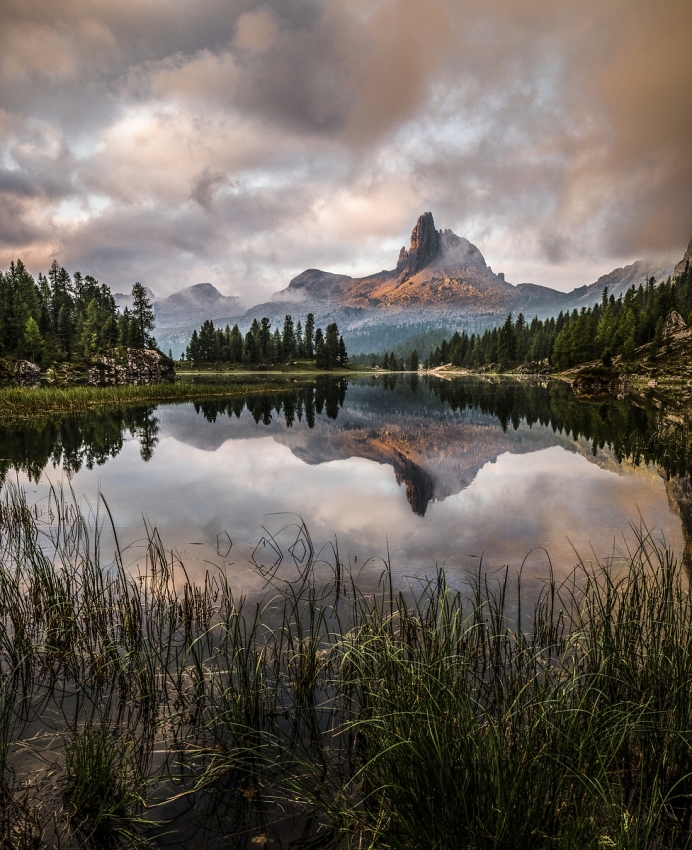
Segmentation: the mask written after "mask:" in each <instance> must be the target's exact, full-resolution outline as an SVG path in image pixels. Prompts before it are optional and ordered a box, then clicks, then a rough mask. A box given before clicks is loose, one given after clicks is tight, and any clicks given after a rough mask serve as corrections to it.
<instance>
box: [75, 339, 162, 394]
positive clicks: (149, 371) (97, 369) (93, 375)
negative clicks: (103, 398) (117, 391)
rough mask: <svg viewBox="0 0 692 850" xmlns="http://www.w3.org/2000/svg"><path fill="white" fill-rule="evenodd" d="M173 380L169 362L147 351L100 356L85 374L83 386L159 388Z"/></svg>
mask: <svg viewBox="0 0 692 850" xmlns="http://www.w3.org/2000/svg"><path fill="white" fill-rule="evenodd" d="M174 380H175V369H174V368H173V362H172V361H171V360H169V359H168V358H167V357H164V355H163V354H161V353H160V352H159V351H152V350H150V349H139V348H128V349H126V350H125V351H118V350H117V349H116V350H114V351H109V352H107V353H106V354H101V355H100V356H99V357H98V358H97V359H96V362H95V363H94V364H93V365H92V366H91V367H90V368H89V370H88V372H87V384H88V385H89V386H92V387H96V386H120V385H125V384H132V385H138V384H161V383H168V382H172V381H174Z"/></svg>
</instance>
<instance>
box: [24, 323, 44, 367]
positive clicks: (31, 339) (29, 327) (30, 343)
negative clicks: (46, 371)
mask: <svg viewBox="0 0 692 850" xmlns="http://www.w3.org/2000/svg"><path fill="white" fill-rule="evenodd" d="M42 349H43V337H42V336H41V331H40V330H39V327H38V323H37V322H36V319H34V318H33V316H30V317H29V318H28V319H27V320H26V326H25V328H24V350H25V351H26V352H27V353H28V355H29V358H30V359H31V360H32V361H33V360H36V359H38V358H39V357H40V354H41V351H42Z"/></svg>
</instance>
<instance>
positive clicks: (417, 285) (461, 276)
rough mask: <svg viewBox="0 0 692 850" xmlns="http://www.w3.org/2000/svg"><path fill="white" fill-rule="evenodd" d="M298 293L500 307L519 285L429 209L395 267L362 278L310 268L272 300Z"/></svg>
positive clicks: (357, 301)
mask: <svg viewBox="0 0 692 850" xmlns="http://www.w3.org/2000/svg"><path fill="white" fill-rule="evenodd" d="M297 293H301V294H302V295H304V296H309V297H312V298H316V299H318V300H325V299H328V300H332V301H336V302H338V303H339V305H341V306H345V307H353V308H380V309H381V308H393V309H395V310H397V309H399V310H400V309H406V308H416V307H426V308H434V307H440V306H454V307H457V308H459V307H465V308H468V307H475V308H478V309H482V310H487V309H491V310H495V309H498V310H501V309H504V308H505V307H507V306H509V305H511V303H512V301H513V300H514V299H515V298H516V288H515V287H513V286H511V285H510V284H509V283H506V282H505V280H504V276H503V275H496V274H494V273H493V271H492V270H491V269H490V268H489V266H488V265H487V263H486V262H485V259H484V258H483V255H482V254H481V252H480V251H479V250H478V248H477V247H476V246H475V245H473V244H472V243H471V242H469V241H468V239H464V238H462V237H460V236H457V235H456V234H455V233H452V231H451V230H444V231H442V230H436V229H435V222H434V219H433V216H432V213H430V212H426V213H423V215H421V216H420V218H419V219H418V221H417V222H416V226H415V227H414V228H413V231H412V233H411V241H410V245H409V249H408V250H406V248H402V249H401V251H400V253H399V259H398V262H397V265H396V268H395V269H392V270H391V271H387V270H384V271H382V272H379V273H378V274H374V275H369V276H368V277H364V278H351V277H348V276H347V275H334V274H330V273H329V272H323V271H320V270H319V269H308V270H307V271H305V272H303V273H302V274H300V275H298V277H296V278H294V279H293V280H292V281H291V283H290V284H289V286H288V288H287V289H285V290H283V291H282V292H279V293H277V294H276V295H275V297H274V300H275V301H283V300H285V301H291V300H294V299H295V295H296V294H297Z"/></svg>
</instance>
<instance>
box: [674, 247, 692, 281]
mask: <svg viewBox="0 0 692 850" xmlns="http://www.w3.org/2000/svg"><path fill="white" fill-rule="evenodd" d="M688 263H692V239H690V244H689V245H688V246H687V250H686V251H685V256H684V257H683V258H682V260H680V262H679V263H678V264H677V266H675V274H682V273H683V272H684V271H685V269H686V268H687V264H688Z"/></svg>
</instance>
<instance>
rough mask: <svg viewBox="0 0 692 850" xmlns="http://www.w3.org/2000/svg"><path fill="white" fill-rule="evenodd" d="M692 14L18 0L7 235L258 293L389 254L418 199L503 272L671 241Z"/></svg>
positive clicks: (152, 282) (74, 256)
mask: <svg viewBox="0 0 692 850" xmlns="http://www.w3.org/2000/svg"><path fill="white" fill-rule="evenodd" d="M691 31H692V4H690V3H687V2H683V0H656V2H654V0H610V2H609V3H607V4H604V3H602V2H598V0H583V2H581V3H578V4H576V3H571V2H568V0H553V1H552V2H549V0H525V2H522V3H516V2H515V0H281V2H280V0H273V2H265V3H257V2H252V0H230V2H229V0H199V2H196V3H194V4H190V3H183V2H182V0H167V2H164V3H162V2H159V0H156V2H155V0H122V2H119V3H109V2H106V0H61V2H60V3H55V2H53V0H21V2H20V0H5V2H4V3H3V4H2V7H1V8H0V92H2V94H1V96H0V146H1V147H0V149H1V151H2V161H1V162H0V246H1V249H2V251H1V259H2V261H3V263H4V265H7V263H8V262H9V260H10V259H11V258H15V257H17V256H21V257H22V258H23V259H24V260H25V261H26V262H27V263H28V265H29V267H30V268H32V269H34V270H36V271H38V270H39V269H41V268H45V267H46V266H47V265H48V263H49V262H50V260H51V259H52V258H53V256H57V257H58V259H59V260H60V261H61V262H62V263H63V264H65V265H66V266H68V267H69V268H77V267H81V268H82V270H83V271H85V272H86V271H89V272H91V273H93V274H95V275H97V276H98V277H99V278H100V279H102V280H104V281H106V282H108V283H110V284H111V285H113V286H116V287H118V288H121V287H124V286H127V285H129V284H131V282H132V281H133V280H134V279H141V280H142V281H143V282H146V283H147V285H149V286H151V288H152V289H154V290H155V291H157V292H161V293H162V294H165V293H166V292H169V291H172V290H174V289H176V288H178V287H180V286H184V285H189V284H191V283H195V282H198V281H199V280H211V281H212V282H214V283H215V284H216V285H217V286H219V287H220V288H221V289H222V290H223V291H225V292H237V293H239V294H241V295H242V296H243V297H244V299H245V300H246V301H247V302H252V301H255V300H262V299H263V298H265V297H266V296H267V295H268V294H269V293H270V292H271V291H272V290H274V289H276V288H279V287H281V286H284V285H285V284H286V282H287V281H288V279H289V278H290V277H291V276H292V275H293V274H295V273H297V272H298V271H300V270H302V269H303V268H305V267H307V266H314V265H318V264H319V265H322V266H323V267H324V266H327V267H330V268H333V269H334V270H339V271H351V272H354V273H355V272H362V273H365V272H367V271H375V270H377V269H379V268H382V267H383V266H391V265H392V264H393V262H394V259H395V256H396V250H397V249H398V247H399V246H400V245H401V244H403V243H404V241H406V238H407V234H408V232H409V231H410V228H411V226H412V225H413V223H414V221H415V219H416V217H417V216H418V214H419V213H420V212H422V211H423V210H424V209H432V210H433V211H434V214H435V217H436V220H437V222H438V225H439V226H444V227H452V228H454V229H455V230H456V231H457V232H460V233H462V234H463V235H466V236H468V237H469V238H471V239H473V240H474V241H476V242H477V243H478V244H479V247H481V249H482V250H483V251H484V253H485V254H486V256H487V258H488V260H489V261H490V262H492V263H493V265H494V266H495V267H498V266H497V263H500V264H502V267H503V268H505V269H506V270H507V272H508V278H509V279H512V280H514V282H519V281H518V279H515V278H518V277H519V276H521V279H524V280H531V279H533V280H534V281H535V282H540V283H548V284H552V285H557V286H560V285H564V286H567V285H568V284H570V285H571V284H574V283H588V282H591V279H590V278H587V279H583V280H581V279H578V277H579V275H580V274H589V273H590V271H591V270H592V269H594V270H595V269H598V271H599V273H601V272H603V271H607V270H608V269H609V267H612V265H613V264H615V263H616V262H617V263H618V264H619V263H620V262H621V261H623V260H625V259H633V258H635V257H637V256H642V255H645V254H651V253H656V252H665V253H668V254H671V255H672V256H675V255H676V253H681V250H682V248H683V247H684V245H685V244H686V243H687V241H688V240H689V237H690V235H691V234H692V157H690V153H689V152H690V150H692V110H690V109H689V107H688V104H689V101H690V96H691V95H692V64H691V63H689V61H687V41H688V35H689V33H690V32H691ZM496 259H497V263H496ZM611 261H612V262H611ZM609 263H611V266H609Z"/></svg>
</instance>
